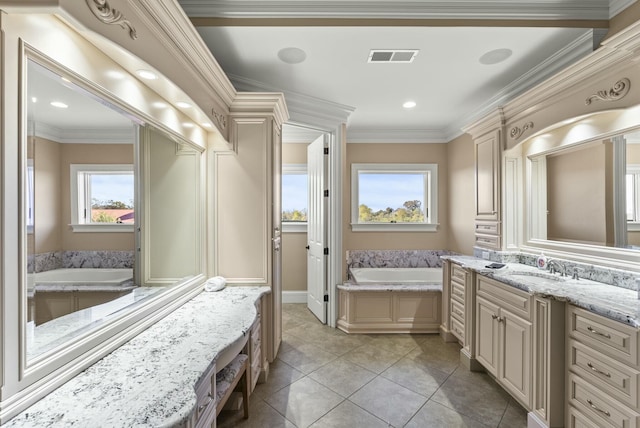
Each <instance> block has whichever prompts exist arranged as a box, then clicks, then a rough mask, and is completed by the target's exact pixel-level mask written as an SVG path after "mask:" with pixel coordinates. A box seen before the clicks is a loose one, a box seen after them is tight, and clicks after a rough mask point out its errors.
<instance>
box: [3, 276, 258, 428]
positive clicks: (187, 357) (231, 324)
mask: <svg viewBox="0 0 640 428" xmlns="http://www.w3.org/2000/svg"><path fill="white" fill-rule="evenodd" d="M269 290H270V289H269V288H268V287H227V288H225V289H224V290H222V291H218V292H211V293H208V292H202V293H200V294H198V295H197V296H196V297H194V298H193V299H191V300H190V301H188V302H187V303H185V304H184V305H182V306H181V307H179V308H178V309H176V310H175V311H173V312H172V313H170V314H169V315H167V316H166V317H165V318H163V319H162V320H160V321H158V322H157V323H156V324H154V325H152V326H151V327H149V328H148V329H147V330H145V331H143V332H142V333H140V334H139V335H137V336H136V337H134V338H133V339H131V340H130V341H129V342H127V343H125V344H124V345H122V346H121V347H120V348H118V349H116V350H115V351H113V352H112V353H111V354H109V355H107V356H105V357H104V358H103V359H102V360H100V361H98V362H96V363H95V364H93V365H92V366H91V367H89V368H87V369H86V370H85V371H83V372H82V373H80V374H78V375H77V376H75V377H74V378H72V379H71V380H69V381H68V382H67V383H65V384H64V385H62V386H61V387H60V388H58V389H57V390H55V391H53V392H52V393H51V394H49V395H47V396H46V397H44V398H43V399H42V400H40V401H38V402H37V403H35V404H34V405H33V406H31V407H29V408H28V409H27V410H25V411H24V412H22V413H20V414H18V415H17V416H16V417H14V418H13V419H11V420H10V421H8V422H7V423H6V424H4V425H2V427H3V428H4V427H34V426H38V427H54V426H55V427H56V428H58V427H97V426H100V427H134V426H135V427H157V426H172V425H177V424H181V423H183V422H185V421H186V420H187V419H188V418H189V416H190V415H191V413H192V411H193V410H194V408H195V406H196V395H195V389H194V388H195V385H196V383H197V382H198V380H199V379H200V378H201V377H202V376H203V374H205V372H206V371H207V369H208V368H209V367H210V364H211V362H212V361H214V360H215V359H216V358H217V356H218V355H219V354H221V353H222V352H223V351H224V350H225V349H226V348H228V347H229V346H231V345H232V344H234V343H236V342H237V341H238V340H239V339H241V338H242V337H243V336H245V335H246V334H247V332H248V330H249V329H250V328H251V325H252V324H253V322H254V320H255V318H256V316H257V313H256V310H255V303H256V302H257V301H258V299H259V298H260V296H262V295H263V294H266V293H268V292H269Z"/></svg>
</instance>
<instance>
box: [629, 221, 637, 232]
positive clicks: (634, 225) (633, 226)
mask: <svg viewBox="0 0 640 428" xmlns="http://www.w3.org/2000/svg"><path fill="white" fill-rule="evenodd" d="M627 231H628V232H640V223H627Z"/></svg>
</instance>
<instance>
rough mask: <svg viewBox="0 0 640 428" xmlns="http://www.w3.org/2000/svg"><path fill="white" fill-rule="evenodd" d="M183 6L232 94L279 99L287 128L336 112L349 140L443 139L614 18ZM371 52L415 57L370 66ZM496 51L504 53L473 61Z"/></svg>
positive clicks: (339, 6)
mask: <svg viewBox="0 0 640 428" xmlns="http://www.w3.org/2000/svg"><path fill="white" fill-rule="evenodd" d="M179 2H180V3H181V5H182V6H183V8H184V10H185V12H186V13H187V15H189V16H190V17H191V19H192V21H193V22H194V24H195V25H196V28H197V29H198V32H199V33H200V35H201V36H202V38H203V40H204V42H205V43H206V45H207V46H208V47H209V49H210V50H211V52H212V53H213V56H214V57H215V58H216V60H217V61H218V62H219V63H220V65H221V67H222V68H223V70H224V71H225V72H226V73H227V74H228V75H229V77H230V79H231V81H232V82H233V83H234V85H235V86H236V88H237V89H238V90H240V91H242V90H266V91H282V92H284V93H285V97H286V99H287V103H288V105H289V109H290V112H291V113H292V118H293V119H294V120H295V116H296V114H295V113H296V106H298V105H301V104H304V105H305V109H310V110H313V108H314V107H317V108H318V109H322V110H323V111H328V110H331V109H334V110H336V111H340V112H343V113H344V114H345V115H346V116H348V119H347V131H348V134H347V135H348V141H349V142H366V141H371V142H378V141H380V142H386V141H398V142H402V141H406V142H446V141H450V140H451V139H453V138H455V137H456V136H458V135H460V134H461V133H462V128H463V127H464V126H466V125H469V124H470V123H471V122H472V121H474V120H476V119H478V118H479V117H480V116H481V115H483V114H485V113H488V112H489V111H491V110H493V109H495V108H496V107H498V106H499V105H501V104H504V103H505V102H506V101H507V100H509V99H512V98H513V97H515V96H517V95H518V94H521V93H522V92H524V91H525V90H526V89H528V88H531V87H532V86H533V85H535V84H536V83H539V82H540V81H542V80H544V79H545V78H546V77H549V76H550V75H552V74H553V73H555V72H557V71H559V70H560V69H562V68H564V67H566V66H567V65H569V64H571V63H573V62H575V61H576V60H578V59H579V58H582V57H583V56H585V55H587V54H588V53H589V52H591V51H592V50H593V46H594V43H595V44H596V45H597V43H598V42H599V40H600V38H601V37H602V36H603V35H604V33H605V31H606V30H602V29H600V30H599V31H594V30H593V28H598V27H603V26H606V22H607V21H608V19H609V17H610V15H611V14H612V11H611V8H610V6H609V2H608V0H580V1H576V0H555V1H551V0H544V1H537V2H525V1H510V2H509V1H504V0H492V1H483V0H476V1H470V0H467V1H462V0H450V1H448V2H442V1H440V2H437V1H433V0H424V1H418V0H414V1H396V2H383V1H365V0H345V1H340V2H336V1H324V2H320V1H311V0H287V1H282V0H263V1H260V2H257V1H249V0H226V1H216V0H209V1H207V0H179ZM627 3H633V2H632V1H631V2H627ZM603 22H604V23H605V24H604V25H603ZM286 48H297V49H299V50H301V51H302V52H303V53H302V54H300V52H299V51H298V52H297V53H298V54H300V55H301V57H304V60H303V61H302V62H300V63H293V64H292V63H287V62H285V61H283V60H282V59H280V58H279V52H281V50H282V49H286ZM371 49H417V50H419V52H418V55H417V56H416V58H415V60H414V61H413V62H411V63H368V62H367V59H368V57H369V53H370V50H371ZM497 49H503V50H504V49H508V50H510V51H511V52H512V54H511V55H510V56H509V57H508V58H506V59H505V60H504V61H502V62H498V63H494V64H483V63H481V61H480V58H481V57H482V56H483V55H485V54H487V53H488V52H490V51H494V50H497ZM294 53H295V52H294ZM280 55H282V53H281V54H280ZM285 59H291V58H287V57H285ZM293 59H295V58H293ZM485 62H486V61H485ZM406 101H414V102H415V103H416V106H415V107H414V108H412V109H405V108H403V106H402V104H403V103H404V102H406Z"/></svg>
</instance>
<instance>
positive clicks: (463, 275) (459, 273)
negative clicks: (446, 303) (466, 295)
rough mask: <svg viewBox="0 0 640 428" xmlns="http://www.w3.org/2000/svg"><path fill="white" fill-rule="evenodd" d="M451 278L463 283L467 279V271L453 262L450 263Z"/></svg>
mask: <svg viewBox="0 0 640 428" xmlns="http://www.w3.org/2000/svg"><path fill="white" fill-rule="evenodd" d="M451 279H452V280H457V281H458V282H459V283H461V284H464V283H465V282H466V280H467V271H466V270H464V269H463V268H462V267H460V266H458V265H457V264H455V263H452V264H451Z"/></svg>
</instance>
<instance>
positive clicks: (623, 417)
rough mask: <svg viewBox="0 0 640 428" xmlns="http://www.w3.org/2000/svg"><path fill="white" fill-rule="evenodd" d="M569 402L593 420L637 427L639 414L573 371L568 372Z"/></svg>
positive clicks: (620, 427)
mask: <svg viewBox="0 0 640 428" xmlns="http://www.w3.org/2000/svg"><path fill="white" fill-rule="evenodd" d="M569 403H570V404H571V405H572V406H575V407H576V408H577V409H578V410H580V411H581V412H582V413H584V414H585V415H588V417H589V419H591V420H592V421H594V422H595V421H602V422H604V423H606V424H607V425H611V426H614V427H616V428H638V422H639V418H640V414H638V413H637V412H634V411H633V410H632V409H630V408H628V407H626V406H624V405H622V404H620V403H619V402H618V401H616V400H614V399H612V398H610V397H607V395H606V394H605V393H603V392H602V391H599V390H598V389H595V388H594V387H593V386H591V385H589V383H588V382H587V381H585V380H584V379H582V378H581V377H579V376H576V375H575V374H573V373H569ZM599 425H601V424H600V423H599Z"/></svg>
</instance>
